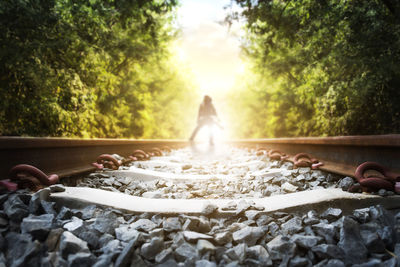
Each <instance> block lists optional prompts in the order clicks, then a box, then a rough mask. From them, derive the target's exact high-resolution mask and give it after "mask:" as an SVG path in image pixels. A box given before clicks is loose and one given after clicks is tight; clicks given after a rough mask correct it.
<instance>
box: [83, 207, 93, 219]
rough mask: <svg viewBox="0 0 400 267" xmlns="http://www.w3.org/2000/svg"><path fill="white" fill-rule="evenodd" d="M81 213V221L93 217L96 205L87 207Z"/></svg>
mask: <svg viewBox="0 0 400 267" xmlns="http://www.w3.org/2000/svg"><path fill="white" fill-rule="evenodd" d="M80 212H81V213H82V217H81V219H83V220H88V219H91V218H93V217H94V214H95V212H96V205H89V206H87V207H85V208H84V209H82V210H81V211H80Z"/></svg>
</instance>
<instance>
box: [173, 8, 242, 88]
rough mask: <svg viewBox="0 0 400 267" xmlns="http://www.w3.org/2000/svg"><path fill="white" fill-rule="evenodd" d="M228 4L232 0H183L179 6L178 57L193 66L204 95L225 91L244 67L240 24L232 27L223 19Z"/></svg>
mask: <svg viewBox="0 0 400 267" xmlns="http://www.w3.org/2000/svg"><path fill="white" fill-rule="evenodd" d="M228 4H230V1H229V0H228V1H221V0H219V1H211V0H208V1H207V0H206V1H194V0H184V1H182V5H181V7H180V8H179V10H178V25H179V27H180V28H181V30H182V34H181V38H180V40H179V41H178V42H177V48H176V50H177V54H178V58H179V59H180V60H182V61H183V63H184V64H185V65H187V66H188V67H189V68H190V69H191V71H192V72H193V74H194V76H195V79H196V81H195V82H196V83H197V85H198V88H199V91H200V93H201V94H203V95H204V94H210V95H214V96H216V95H221V94H225V93H226V92H227V91H229V90H230V89H231V88H232V86H233V85H234V82H235V78H236V77H237V75H238V74H240V73H241V72H242V71H243V69H244V66H243V62H242V60H241V59H240V42H239V39H238V38H237V36H238V35H239V34H238V32H239V31H240V27H238V26H237V25H235V27H231V28H230V29H229V28H228V26H227V25H224V24H223V23H222V21H223V20H224V18H225V15H226V14H225V12H224V8H223V7H224V6H226V5H228Z"/></svg>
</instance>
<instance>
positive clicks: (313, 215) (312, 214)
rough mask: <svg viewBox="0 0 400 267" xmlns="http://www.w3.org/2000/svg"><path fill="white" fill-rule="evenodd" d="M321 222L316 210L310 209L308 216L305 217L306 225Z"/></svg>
mask: <svg viewBox="0 0 400 267" xmlns="http://www.w3.org/2000/svg"><path fill="white" fill-rule="evenodd" d="M317 223H319V218H318V214H317V212H316V211H315V210H310V211H309V212H307V216H306V217H305V218H304V224H305V225H312V224H317Z"/></svg>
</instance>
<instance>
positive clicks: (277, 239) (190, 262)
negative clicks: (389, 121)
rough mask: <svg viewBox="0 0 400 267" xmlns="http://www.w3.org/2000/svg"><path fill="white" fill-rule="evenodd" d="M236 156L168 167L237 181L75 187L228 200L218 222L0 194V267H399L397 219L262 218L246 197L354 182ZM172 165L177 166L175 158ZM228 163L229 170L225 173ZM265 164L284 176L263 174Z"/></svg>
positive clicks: (209, 215)
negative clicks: (126, 212) (229, 212)
mask: <svg viewBox="0 0 400 267" xmlns="http://www.w3.org/2000/svg"><path fill="white" fill-rule="evenodd" d="M238 151H239V150H233V152H235V153H236V152H238ZM240 151H242V150H240ZM176 153H177V157H176V158H177V159H180V158H182V157H180V156H179V155H181V156H182V155H186V154H185V153H186V152H185V151H184V150H183V151H179V150H178V151H176ZM179 153H181V154H179ZM235 153H232V157H231V159H230V160H228V159H226V164H225V163H224V164H222V165H221V164H220V162H219V161H217V160H214V161H213V162H214V163H212V164H211V163H207V162H206V161H205V163H204V164H203V163H201V164H200V163H195V162H193V161H191V159H190V158H188V159H186V158H184V160H183V162H182V164H187V165H189V164H190V165H191V166H190V168H185V170H184V172H182V169H181V168H179V169H177V170H174V171H176V172H181V173H202V174H213V173H215V172H218V173H222V172H224V173H225V174H226V175H231V176H233V177H240V179H241V180H237V181H235V179H233V180H228V181H223V180H218V179H211V180H210V181H207V182H204V181H196V182H193V181H189V182H174V183H172V182H170V181H163V180H159V181H152V182H143V183H142V182H138V181H134V182H130V181H128V180H127V179H123V177H122V178H121V177H118V178H117V177H114V176H113V175H112V174H111V173H110V174H108V175H105V174H104V175H103V174H102V173H101V172H98V173H95V174H91V175H89V176H88V177H87V179H86V178H83V179H82V181H81V182H80V183H81V184H82V185H84V184H87V185H90V186H92V187H96V188H99V187H101V186H108V189H109V190H117V191H118V192H125V191H126V190H127V189H128V188H129V189H128V190H129V192H131V193H132V194H136V195H138V196H147V197H156V195H154V194H153V195H151V194H152V193H154V192H156V193H157V194H160V195H159V196H160V197H161V198H170V197H172V196H174V197H185V198H230V199H233V200H232V201H229V202H228V203H226V205H225V206H223V207H221V210H222V211H232V212H231V213H233V215H232V216H220V215H221V214H219V213H218V212H216V211H217V210H216V208H215V206H214V205H213V202H212V201H211V200H210V202H209V204H210V206H208V207H207V206H205V207H204V212H203V215H200V216H188V215H182V214H181V215H174V216H171V215H170V216H166V215H163V214H147V213H143V214H137V215H132V214H125V213H123V212H121V211H117V210H113V209H109V208H104V207H96V206H93V205H91V206H90V205H89V206H86V208H80V209H70V208H67V207H63V206H61V207H57V205H55V204H54V203H53V202H51V201H50V202H48V201H49V199H48V198H47V197H46V195H47V194H48V193H49V190H50V192H53V191H54V190H62V189H52V188H50V189H48V190H43V191H41V192H40V193H37V194H34V195H33V196H32V197H31V196H30V195H28V194H26V192H25V193H23V192H21V191H17V192H16V193H10V194H9V195H7V197H4V196H0V249H1V250H0V251H1V252H0V266H2V265H1V264H3V265H4V266H9V265H10V266H11V262H12V263H13V266H14V265H15V266H41V265H43V266H88V265H89V266H91V265H93V266H96V267H100V266H199V267H200V266H210V267H214V266H323V267H326V266H351V265H354V266H376V265H378V262H379V264H381V265H382V266H396V265H398V264H399V260H398V259H397V258H394V257H391V256H390V255H389V254H388V253H387V251H390V253H394V254H395V255H399V254H400V242H399V240H400V231H399V230H400V213H397V214H395V213H393V212H389V211H387V210H385V209H384V208H383V207H381V206H371V207H368V208H363V209H357V210H354V211H353V212H352V213H350V214H351V215H350V216H344V215H343V212H344V211H343V210H341V209H338V208H335V207H329V208H326V209H325V210H322V212H321V211H320V210H318V211H314V210H311V211H308V212H302V211H301V209H299V210H298V211H295V212H290V213H289V212H274V213H272V214H268V213H267V214H263V212H262V211H261V210H262V209H261V208H260V207H257V206H255V204H254V202H253V201H251V200H248V199H249V198H251V197H263V196H264V195H265V194H264V192H269V193H268V194H270V195H277V194H285V193H289V192H291V191H293V192H298V191H302V190H311V189H312V188H313V187H316V188H319V187H330V186H338V187H342V186H343V184H344V181H348V182H349V183H350V180H349V179H351V182H354V181H353V179H352V178H350V177H346V178H343V179H342V180H340V181H337V176H332V175H331V176H329V175H327V174H326V173H324V172H322V171H318V170H311V169H310V168H299V169H293V166H292V165H290V164H286V163H284V164H282V163H281V162H278V161H276V162H274V163H273V164H272V163H270V162H269V161H268V159H267V158H266V157H260V158H257V157H250V156H251V155H250V154H251V152H249V154H247V156H248V158H243V157H242V158H241V159H240V158H239V159H237V158H236V156H235ZM178 156H179V157H178ZM247 156H246V157H247ZM149 162H151V161H149ZM175 163H176V164H177V165H179V164H181V163H180V162H179V160H176V161H175ZM134 164H137V166H139V164H140V163H138V162H136V163H134ZM207 164H208V165H207ZM232 164H236V167H235V168H231V167H230V165H232ZM179 166H180V165H179ZM272 166H275V167H274V169H273V170H275V171H276V172H277V173H281V174H282V175H276V176H274V175H269V174H268V173H269V171H271V168H272ZM154 168H155V167H154ZM168 168H169V167H166V166H162V165H161V164H159V165H158V167H157V169H163V171H170V169H168ZM235 175H236V176H235ZM89 177H90V179H89ZM347 178H349V179H347ZM85 179H86V180H85ZM104 181H105V183H104ZM273 183H275V184H273ZM341 185H342V186H341ZM56 186H57V187H58V186H59V185H56ZM294 187H296V189H293V188H294ZM288 189H289V190H288ZM232 192H233V193H232ZM239 192H241V193H239ZM146 193H147V194H146ZM378 193H379V192H378ZM386 194H389V193H388V192H386ZM346 214H347V213H346Z"/></svg>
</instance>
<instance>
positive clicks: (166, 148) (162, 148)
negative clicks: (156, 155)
mask: <svg viewBox="0 0 400 267" xmlns="http://www.w3.org/2000/svg"><path fill="white" fill-rule="evenodd" d="M161 150H162V151H167V152H168V153H169V152H171V151H172V149H171V148H170V147H169V146H162V147H161Z"/></svg>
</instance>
